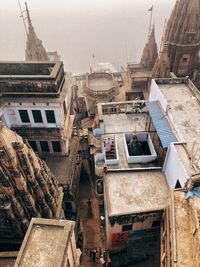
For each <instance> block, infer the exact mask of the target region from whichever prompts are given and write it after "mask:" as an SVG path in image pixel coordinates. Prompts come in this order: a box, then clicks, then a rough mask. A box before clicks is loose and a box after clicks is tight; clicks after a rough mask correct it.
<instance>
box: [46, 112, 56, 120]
mask: <svg viewBox="0 0 200 267" xmlns="http://www.w3.org/2000/svg"><path fill="white" fill-rule="evenodd" d="M45 113H46V117H47V122H48V123H56V118H55V114H54V111H53V110H46V111H45Z"/></svg>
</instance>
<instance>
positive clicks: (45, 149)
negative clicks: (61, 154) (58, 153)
mask: <svg viewBox="0 0 200 267" xmlns="http://www.w3.org/2000/svg"><path fill="white" fill-rule="evenodd" d="M40 146H41V149H42V152H49V145H48V142H47V141H40Z"/></svg>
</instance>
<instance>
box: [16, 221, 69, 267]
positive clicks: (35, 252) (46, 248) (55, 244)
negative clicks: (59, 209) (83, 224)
mask: <svg viewBox="0 0 200 267" xmlns="http://www.w3.org/2000/svg"><path fill="white" fill-rule="evenodd" d="M72 230H73V223H72V222H71V221H61V220H59V221H58V220H47V219H36V218H34V219H32V220H31V223H30V225H29V228H28V230H27V233H26V235H25V238H24V241H23V243H22V246H21V248H20V251H19V254H18V257H17V260H16V263H15V267H30V266H34V267H46V266H48V267H53V266H57V267H62V266H64V265H63V262H64V259H66V250H67V247H68V243H69V236H70V235H71V231H72Z"/></svg>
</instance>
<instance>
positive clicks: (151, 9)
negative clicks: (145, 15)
mask: <svg viewBox="0 0 200 267" xmlns="http://www.w3.org/2000/svg"><path fill="white" fill-rule="evenodd" d="M149 11H151V15H150V22H149V34H148V37H149V36H150V34H151V22H152V16H153V6H152V7H151V8H150V9H149Z"/></svg>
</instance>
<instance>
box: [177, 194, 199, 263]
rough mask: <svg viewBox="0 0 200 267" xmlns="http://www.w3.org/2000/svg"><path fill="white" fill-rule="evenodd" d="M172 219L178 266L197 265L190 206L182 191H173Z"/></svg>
mask: <svg viewBox="0 0 200 267" xmlns="http://www.w3.org/2000/svg"><path fill="white" fill-rule="evenodd" d="M196 199H197V198H196ZM197 200H199V199H197ZM174 220H175V223H176V225H175V237H174V238H175V241H176V242H175V244H176V245H175V246H176V255H177V258H176V261H177V264H178V266H197V263H196V260H195V250H196V249H195V247H194V236H193V231H194V229H193V225H194V224H193V223H194V222H193V219H192V216H191V206H190V205H189V201H188V200H186V199H185V193H184V192H180V191H174Z"/></svg>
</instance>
